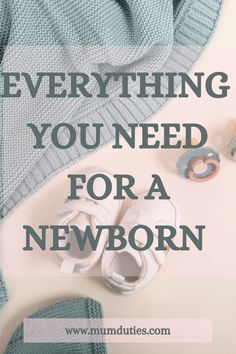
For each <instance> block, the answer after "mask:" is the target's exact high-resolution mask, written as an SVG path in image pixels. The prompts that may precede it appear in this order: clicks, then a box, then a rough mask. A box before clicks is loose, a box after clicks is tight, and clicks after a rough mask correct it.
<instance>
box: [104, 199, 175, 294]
mask: <svg viewBox="0 0 236 354" xmlns="http://www.w3.org/2000/svg"><path fill="white" fill-rule="evenodd" d="M144 196H145V194H142V195H140V196H139V199H138V200H137V201H135V202H134V203H133V204H132V205H131V207H130V208H129V209H128V211H127V212H126V214H125V215H124V217H123V218H122V220H121V222H120V225H121V226H123V227H124V228H125V234H126V235H128V234H129V231H130V230H131V229H132V228H133V227H134V226H135V225H146V226H147V227H149V228H150V229H151V230H152V233H153V236H154V242H153V244H152V246H151V247H150V248H149V249H147V250H145V251H137V250H135V249H134V248H132V247H131V246H130V244H129V243H127V246H126V247H125V248H124V249H122V250H120V251H110V250H105V251H104V253H103V256H102V274H103V276H104V278H105V280H106V282H107V283H108V285H109V286H110V287H111V288H112V290H113V291H114V292H116V293H119V294H125V295H129V294H133V293H135V292H137V291H138V290H140V289H142V288H143V287H145V286H146V285H147V284H148V283H149V282H150V281H151V280H152V279H153V278H154V277H155V275H156V274H157V273H158V271H159V269H160V267H161V266H162V265H163V263H164V262H165V260H166V256H167V253H168V250H166V251H162V250H161V251H160V250H158V251H157V250H155V247H156V246H157V242H155V238H157V237H158V235H157V234H158V231H157V229H155V225H169V226H173V227H176V226H177V218H178V217H177V210H176V207H175V206H174V204H173V203H172V202H171V201H170V200H160V199H158V198H155V199H153V200H145V199H144ZM157 197H158V196H157ZM146 240H147V235H146V232H145V231H144V230H142V229H140V230H138V231H137V232H136V234H135V242H136V244H139V245H140V246H141V245H145V244H146Z"/></svg>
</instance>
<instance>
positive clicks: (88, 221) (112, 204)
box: [57, 170, 121, 274]
mask: <svg viewBox="0 0 236 354" xmlns="http://www.w3.org/2000/svg"><path fill="white" fill-rule="evenodd" d="M80 174H82V175H86V181H88V180H89V178H90V177H92V176H93V175H95V174H103V175H106V176H107V177H109V179H110V181H111V183H112V184H113V183H115V180H114V177H113V176H112V175H110V174H109V173H107V172H104V171H100V170H97V171H94V170H88V171H82V172H80ZM86 183H87V182H86ZM86 183H84V186H83V189H80V191H79V193H78V195H79V197H80V199H79V200H67V201H66V203H65V204H64V205H63V207H62V210H61V212H60V213H59V220H58V222H57V224H58V225H75V226H77V227H78V228H79V230H80V232H82V233H83V232H84V231H85V229H86V227H87V226H90V227H91V230H92V231H93V234H94V235H96V234H97V230H96V226H97V225H113V224H115V222H116V219H117V216H118V213H119V211H120V206H121V201H119V200H115V199H113V197H114V194H113V192H111V193H110V195H109V196H108V197H107V198H106V199H104V200H94V199H92V198H91V196H90V195H89V193H88V191H87V188H86ZM104 183H105V182H104V180H102V179H96V181H95V182H94V184H93V190H94V193H95V194H96V195H102V194H103V193H104ZM78 185H80V184H79V183H78ZM114 185H115V184H114ZM112 190H115V188H112ZM107 241H108V232H107V233H105V232H104V233H103V234H102V235H101V237H100V239H99V242H98V246H97V248H96V250H95V251H94V250H92V248H91V245H90V244H89V242H87V243H88V244H87V245H86V246H85V248H84V250H83V251H82V250H80V249H79V247H78V244H77V242H76V239H75V235H74V232H72V233H70V234H68V235H67V236H66V239H65V240H60V241H59V246H60V247H64V246H65V245H66V244H67V243H68V242H70V250H69V251H64V250H63V251H58V252H57V255H58V257H59V259H60V261H61V271H62V272H63V273H69V274H71V273H73V272H79V273H87V272H89V271H91V269H92V268H93V267H94V266H95V265H96V264H97V263H98V261H99V260H100V258H101V256H102V253H103V251H104V248H105V246H106V244H107Z"/></svg>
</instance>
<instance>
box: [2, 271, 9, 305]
mask: <svg viewBox="0 0 236 354" xmlns="http://www.w3.org/2000/svg"><path fill="white" fill-rule="evenodd" d="M7 301H8V294H7V290H6V286H5V282H4V279H3V274H2V272H1V270H0V309H1V308H2V307H3V306H4V305H5V304H6V303H7Z"/></svg>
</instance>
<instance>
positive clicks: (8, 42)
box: [0, 0, 222, 217]
mask: <svg viewBox="0 0 236 354" xmlns="http://www.w3.org/2000/svg"><path fill="white" fill-rule="evenodd" d="M221 5H222V0H89V1H88V0H80V1H75V0H66V1H65V0H37V1H35V0H20V1H19V0H0V60H1V67H0V72H19V73H22V72H26V73H30V74H31V76H32V77H36V73H37V72H60V73H68V72H82V73H88V74H89V73H91V72H96V73H99V74H100V75H103V74H104V73H107V72H120V73H121V72H140V71H145V72H150V73H151V72H160V71H161V72H187V71H188V70H189V69H190V68H191V67H192V65H193V63H194V62H195V61H196V59H197V58H198V56H199V54H200V53H201V51H202V49H203V48H204V47H205V46H206V44H207V43H208V40H209V38H210V36H211V34H212V31H213V29H214V28H215V25H216V22H217V19H218V15H219V12H220V9H221ZM14 83H15V84H17V78H16V79H15V80H14ZM14 83H13V84H14ZM117 84H118V83H116V82H114V83H113V85H112V87H111V90H110V95H109V97H108V98H98V97H96V96H95V95H94V96H93V97H92V98H86V97H80V98H79V99H76V98H68V97H66V98H47V97H45V95H44V92H45V90H46V87H47V85H46V83H45V87H44V85H42V87H41V91H39V92H38V95H37V97H35V98H32V97H30V96H29V95H28V93H27V92H25V91H24V90H23V87H22V92H24V94H22V96H21V97H20V98H0V133H1V136H0V144H1V146H0V147H1V150H0V154H1V155H0V166H1V168H0V212H1V216H2V217H4V216H5V215H7V214H8V213H9V212H10V211H11V210H13V209H14V208H15V206H16V205H18V203H19V202H20V201H22V200H23V199H25V198H26V197H27V196H29V195H30V194H32V192H34V191H35V190H36V189H38V188H39V187H40V186H42V185H43V184H44V183H46V182H47V181H48V180H49V179H50V178H51V177H52V176H53V175H55V174H56V173H58V172H59V171H60V170H62V169H64V168H65V167H67V166H69V165H71V164H73V163H76V162H77V161H80V160H81V158H83V157H85V156H87V155H88V154H89V153H90V152H91V151H93V150H87V149H84V148H83V147H81V146H80V144H79V142H78V143H77V144H74V146H73V147H71V148H69V149H64V150H59V149H57V148H55V146H53V145H52V144H50V136H47V138H46V142H47V145H46V148H45V149H41V150H40V149H33V145H34V143H35V141H34V137H33V134H32V132H30V130H29V129H28V128H27V123H34V124H35V125H37V126H39V127H40V124H42V123H49V124H52V126H54V125H55V124H57V123H59V122H66V123H71V124H77V123H79V122H80V123H88V124H89V125H90V127H89V129H88V138H89V141H90V143H91V144H92V143H93V142H94V141H95V136H94V129H93V127H92V124H93V123H101V124H103V126H104V129H103V132H102V138H101V144H100V146H102V145H104V144H105V143H107V142H109V141H110V140H111V139H112V138H113V130H112V124H113V123H119V124H122V125H123V126H124V127H125V126H127V125H128V124H129V123H137V122H142V121H144V120H146V119H148V118H149V117H150V116H151V115H152V114H154V113H156V112H157V111H158V110H159V109H160V108H161V107H162V106H163V104H164V103H165V102H166V98H155V97H151V96H150V97H148V98H145V99H144V98H137V87H136V86H135V83H133V86H132V92H133V93H134V94H133V95H131V97H130V98H121V97H119V95H118V94H117ZM19 85H23V84H22V83H19ZM162 86H163V89H165V86H166V83H165V81H164V82H163V84H162ZM88 88H89V90H90V92H96V87H94V84H93V83H91V84H88ZM11 89H12V92H15V91H16V90H15V88H14V87H12V88H11ZM2 91H3V78H2V76H1V78H0V94H1V93H2ZM67 140H68V136H67V131H66V130H63V129H61V131H60V141H62V142H66V141H67Z"/></svg>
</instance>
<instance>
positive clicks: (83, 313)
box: [5, 298, 107, 354]
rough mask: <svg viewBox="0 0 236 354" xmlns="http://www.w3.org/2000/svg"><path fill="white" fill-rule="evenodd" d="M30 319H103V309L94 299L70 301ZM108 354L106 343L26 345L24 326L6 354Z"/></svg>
mask: <svg viewBox="0 0 236 354" xmlns="http://www.w3.org/2000/svg"><path fill="white" fill-rule="evenodd" d="M30 318H52V319H57V318H70V319H73V318H75V319H80V318H102V308H101V305H100V304H99V303H97V302H96V301H94V300H92V299H89V298H87V299H69V300H64V301H62V302H58V303H56V304H54V305H51V306H49V307H47V308H45V309H44V310H42V311H39V312H37V313H35V314H33V315H32V316H31V317H30ZM32 353H34V354H42V353H44V354H106V353H107V351H106V345H105V343H24V333H23V324H21V325H20V326H19V327H18V329H17V330H16V332H15V333H14V335H13V336H12V338H11V340H10V342H9V344H8V347H7V350H6V351H5V354H32Z"/></svg>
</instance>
